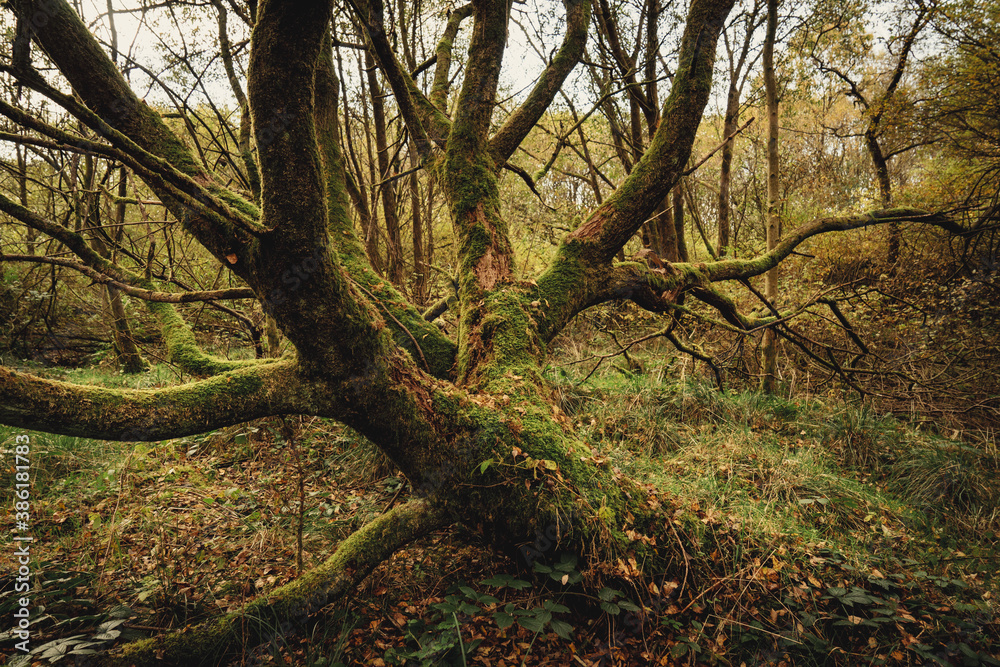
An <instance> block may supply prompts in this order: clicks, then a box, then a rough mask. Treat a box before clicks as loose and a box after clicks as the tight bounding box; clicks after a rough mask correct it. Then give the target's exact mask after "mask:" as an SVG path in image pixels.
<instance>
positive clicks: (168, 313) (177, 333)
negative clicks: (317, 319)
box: [147, 301, 274, 377]
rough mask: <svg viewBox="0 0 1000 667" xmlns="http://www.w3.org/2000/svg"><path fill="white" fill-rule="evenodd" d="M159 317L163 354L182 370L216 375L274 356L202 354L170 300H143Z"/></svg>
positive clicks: (199, 374) (260, 362)
mask: <svg viewBox="0 0 1000 667" xmlns="http://www.w3.org/2000/svg"><path fill="white" fill-rule="evenodd" d="M147 305H148V307H149V310H150V312H151V313H153V315H155V316H156V319H157V320H158V321H159V325H160V333H161V335H162V336H163V341H164V343H166V346H167V357H168V359H169V360H170V361H171V362H172V363H175V364H177V365H178V366H180V367H181V368H182V369H183V370H184V371H186V372H188V373H191V374H192V375H197V376H201V377H204V376H209V375H216V374H218V373H225V372H226V371H231V370H234V369H236V368H246V367H249V366H259V365H261V364H263V363H269V362H273V361H274V360H273V359H272V360H257V359H243V360H236V361H231V360H229V359H222V358H220V357H213V356H211V355H209V354H206V353H205V352H203V351H202V350H201V348H199V347H198V343H197V341H196V340H195V337H194V332H193V331H192V330H191V327H189V326H188V324H187V322H185V321H184V319H183V318H182V317H181V315H180V313H178V312H177V308H176V307H175V306H174V305H173V304H170V303H159V302H155V301H150V302H147Z"/></svg>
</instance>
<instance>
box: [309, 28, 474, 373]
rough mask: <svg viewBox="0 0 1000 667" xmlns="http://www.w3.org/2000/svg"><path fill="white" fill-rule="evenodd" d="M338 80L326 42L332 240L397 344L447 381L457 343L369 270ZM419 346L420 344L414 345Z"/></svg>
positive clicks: (320, 95) (323, 95)
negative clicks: (353, 197) (343, 135)
mask: <svg viewBox="0 0 1000 667" xmlns="http://www.w3.org/2000/svg"><path fill="white" fill-rule="evenodd" d="M339 87H340V86H339V81H338V80H337V76H336V72H335V70H334V66H333V51H332V44H331V43H330V42H329V40H327V42H326V43H325V44H324V45H323V49H322V51H321V52H320V56H319V62H318V64H317V68H316V94H315V99H316V129H317V138H318V140H319V146H320V155H321V157H322V159H323V168H324V173H325V179H326V201H327V215H328V225H329V230H330V238H331V239H332V242H333V244H334V247H335V248H336V250H337V253H338V255H339V257H340V261H341V263H342V265H343V267H344V268H345V269H346V271H347V273H348V274H349V275H350V276H351V279H352V280H353V281H354V282H355V284H356V285H358V286H359V287H360V288H361V289H362V290H364V291H365V293H366V294H367V295H368V296H369V298H370V299H371V300H373V301H374V302H375V303H376V305H377V306H378V307H379V308H381V309H383V311H384V312H385V313H386V319H387V323H388V325H389V326H390V327H392V329H393V335H394V338H395V340H396V343H397V344H398V345H399V346H400V347H402V348H403V349H405V350H406V351H407V352H409V353H410V356H412V357H413V358H414V359H424V360H426V362H427V368H426V370H427V371H428V372H429V373H431V374H432V375H434V376H435V377H439V378H447V377H448V376H449V373H450V371H451V369H452V366H454V363H455V351H456V347H455V344H454V343H453V342H452V341H451V340H449V339H448V338H447V337H446V336H445V335H444V334H443V333H442V332H441V330H440V329H438V328H437V327H436V326H434V325H433V324H431V323H429V322H428V321H426V320H425V319H424V318H423V317H422V315H421V313H420V312H419V311H418V310H417V309H416V307H415V306H414V305H413V304H412V303H410V301H409V300H408V299H407V298H406V297H405V296H403V294H401V293H400V292H399V290H398V289H396V287H395V286H394V285H393V284H392V283H391V282H389V281H388V280H385V279H384V278H382V277H381V276H380V275H378V273H377V272H376V271H374V270H373V269H372V267H371V263H370V262H369V260H368V256H367V253H366V252H365V248H364V245H363V244H362V242H361V239H360V238H358V235H357V232H356V230H355V227H354V221H353V220H352V218H351V214H350V208H349V204H348V202H349V196H348V190H347V186H348V181H347V170H346V162H345V159H344V153H343V150H342V148H341V146H340V140H339V138H340V127H339V119H338V115H337V109H338V96H339ZM414 341H416V343H415V342H414Z"/></svg>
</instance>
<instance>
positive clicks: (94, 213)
mask: <svg viewBox="0 0 1000 667" xmlns="http://www.w3.org/2000/svg"><path fill="white" fill-rule="evenodd" d="M127 195H128V180H127V172H126V171H125V168H124V167H121V168H120V169H119V170H118V201H117V202H116V203H115V221H114V222H115V227H114V229H113V230H112V236H113V237H114V238H115V241H116V242H121V239H122V236H123V235H124V233H125V231H124V230H125V227H124V225H125V213H126V204H125V201H124V198H125V197H126V196H127ZM91 203H92V206H93V208H92V209H91V211H90V212H89V218H90V220H91V224H99V222H100V219H99V216H100V211H99V209H98V206H99V200H98V195H97V194H96V193H94V194H93V195H92V199H91ZM93 233H94V235H95V239H96V238H97V233H96V231H94V232H93ZM102 248H103V250H104V252H103V254H104V255H105V256H106V257H108V258H109V259H112V260H113V259H114V255H113V253H109V252H108V249H107V247H106V246H105V245H104V243H103V242H102V243H100V244H97V243H95V245H94V249H95V250H97V251H98V252H101V249H102ZM107 292H108V304H109V306H110V307H111V318H112V323H113V325H114V334H115V349H116V350H117V352H118V365H119V366H120V367H121V369H122V370H123V371H124V372H126V373H129V374H135V373H145V372H146V371H147V370H149V366H148V365H147V364H146V361H145V360H144V359H143V358H142V354H140V352H139V348H138V346H136V344H135V339H134V338H133V336H132V328H131V327H130V326H129V323H128V315H127V313H126V312H125V304H123V303H122V295H121V292H120V291H119V290H118V288H117V287H115V286H113V285H108V287H107Z"/></svg>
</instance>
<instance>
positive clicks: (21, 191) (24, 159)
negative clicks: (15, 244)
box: [14, 144, 38, 255]
mask: <svg viewBox="0 0 1000 667" xmlns="http://www.w3.org/2000/svg"><path fill="white" fill-rule="evenodd" d="M14 151H15V153H17V196H18V200H19V201H20V202H21V206H23V207H25V208H28V156H27V149H26V148H23V147H22V146H21V144H15V145H14ZM37 238H38V230H36V229H35V228H34V227H28V228H27V232H26V234H25V245H26V246H27V249H28V254H29V255H34V254H35V240H36V239H37Z"/></svg>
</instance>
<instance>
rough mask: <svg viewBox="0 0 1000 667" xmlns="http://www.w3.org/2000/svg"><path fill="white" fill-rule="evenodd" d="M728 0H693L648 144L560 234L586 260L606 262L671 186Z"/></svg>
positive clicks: (695, 119)
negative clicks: (609, 189) (607, 191)
mask: <svg viewBox="0 0 1000 667" xmlns="http://www.w3.org/2000/svg"><path fill="white" fill-rule="evenodd" d="M732 6H733V0H693V2H692V3H691V7H690V10H689V12H688V19H687V25H686V27H685V29H684V36H683V39H682V42H681V52H680V63H679V65H678V68H677V72H676V74H675V75H674V79H673V86H672V88H671V90H670V95H669V96H668V97H667V100H666V101H665V102H664V104H663V110H662V112H661V117H662V118H663V122H661V123H660V124H659V127H658V128H657V130H656V132H655V133H654V135H653V138H652V139H651V141H650V143H649V148H648V149H647V150H646V152H645V153H644V154H643V156H642V159H640V160H639V162H638V163H637V164H636V165H635V167H634V168H633V169H632V172H631V173H630V174H629V176H628V177H627V178H626V179H625V181H624V182H623V183H622V184H621V185H620V186H619V187H618V189H617V190H616V191H615V192H614V194H612V195H611V196H610V197H609V198H608V199H607V200H606V201H605V202H604V204H603V205H602V206H600V207H599V208H598V209H597V210H596V211H595V212H594V213H593V214H592V215H591V216H590V217H589V218H588V219H587V220H586V221H585V222H584V223H583V224H582V225H580V227H579V228H577V229H576V230H575V231H573V232H572V233H571V234H570V235H569V236H568V237H567V239H566V243H570V244H574V245H578V246H580V249H579V252H578V253H577V256H578V257H579V258H580V259H581V260H582V261H584V262H585V263H587V264H588V265H596V264H602V263H607V262H610V261H611V260H612V258H614V256H615V254H616V253H617V252H618V251H619V250H620V249H621V248H622V247H623V246H624V245H625V243H626V242H627V241H628V240H629V239H630V238H631V237H632V235H633V234H634V233H635V232H636V231H637V230H638V229H639V227H640V226H642V224H643V222H644V221H645V220H646V219H648V218H649V215H650V214H651V213H652V212H653V210H654V209H655V208H656V206H657V205H659V204H660V203H661V202H662V201H663V199H664V197H665V196H666V195H667V193H669V192H670V190H671V189H672V188H673V187H674V185H675V184H676V183H677V180H678V179H679V178H680V176H681V175H682V173H683V171H684V167H685V165H686V164H687V161H688V158H689V157H690V155H691V149H692V146H693V145H694V138H695V135H696V134H697V131H698V126H699V125H700V124H701V118H702V114H703V112H704V110H705V105H706V104H707V103H708V98H709V93H710V91H711V86H712V75H713V72H714V62H715V47H716V43H717V41H718V38H719V33H720V32H721V30H722V28H723V26H724V24H725V19H726V16H728V14H729V12H730V10H731V9H732Z"/></svg>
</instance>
